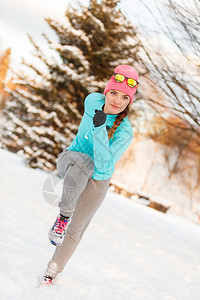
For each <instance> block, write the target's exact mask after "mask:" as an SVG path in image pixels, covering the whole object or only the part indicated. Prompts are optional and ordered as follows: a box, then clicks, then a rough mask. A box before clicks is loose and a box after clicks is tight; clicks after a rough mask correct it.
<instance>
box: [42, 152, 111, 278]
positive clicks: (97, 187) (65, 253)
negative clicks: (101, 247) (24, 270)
mask: <svg viewBox="0 0 200 300" xmlns="http://www.w3.org/2000/svg"><path fill="white" fill-rule="evenodd" d="M57 169H58V173H59V174H60V176H61V177H62V178H64V180H63V193H62V198H61V202H60V203H59V207H60V213H61V214H63V215H65V216H71V222H70V223H69V225H68V228H67V232H66V235H65V238H64V241H63V243H62V245H61V246H59V247H56V250H55V252H54V254H53V257H52V259H51V260H50V261H49V263H48V267H47V269H46V272H45V275H49V276H52V277H53V278H55V277H56V275H57V274H58V273H60V272H62V270H63V269H64V267H65V265H66V264H67V262H68V260H69V259H70V257H71V256H72V254H73V253H74V251H75V249H76V247H77V246H78V244H79V242H80V240H81V238H82V236H83V234H84V232H85V230H86V228H87V227H88V225H89V223H90V221H91V219H92V217H93V216H94V214H95V212H96V211H97V209H98V208H99V206H100V205H101V203H102V201H103V200H104V198H105V196H106V193H107V190H108V187H109V182H110V179H111V178H109V179H107V180H94V179H93V178H92V177H91V176H92V174H93V171H94V162H93V160H92V158H91V157H90V156H88V155H87V154H84V153H80V152H75V151H68V150H64V151H63V152H62V153H61V154H60V155H59V157H58V161H57Z"/></svg>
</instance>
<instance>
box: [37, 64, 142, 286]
mask: <svg viewBox="0 0 200 300" xmlns="http://www.w3.org/2000/svg"><path fill="white" fill-rule="evenodd" d="M137 87H138V74H137V72H136V71H135V70H134V69H133V68H132V67H130V66H128V65H119V66H117V67H116V68H115V71H114V74H113V75H112V76H111V78H110V80H109V81H108V83H107V85H106V87H105V90H104V95H102V94H100V93H92V94H90V95H88V96H87V97H86V99H85V103H84V108H85V111H84V115H83V117H82V120H81V123H80V125H79V129H78V133H77V135H76V137H75V138H74V140H73V141H72V142H71V144H70V145H69V146H68V147H67V148H65V149H64V150H63V151H62V152H61V154H59V156H58V160H57V170H58V173H59V175H60V176H61V178H63V192H62V197H61V201H60V203H59V208H60V214H59V215H58V217H57V219H56V221H55V223H54V225H53V227H52V228H51V229H50V231H49V240H50V242H51V243H52V244H53V245H55V246H56V249H55V252H54V254H53V257H52V259H51V260H50V261H49V263H48V267H47V269H46V272H45V275H44V276H43V279H42V282H41V286H46V285H50V284H52V281H53V279H55V277H56V275H57V274H58V273H60V272H62V270H63V269H64V267H65V265H66V264H67V262H68V260H69V259H70V257H71V256H72V254H73V253H74V251H75V249H76V247H77V245H78V243H79V242H80V240H81V238H82V236H83V234H84V232H85V230H86V228H87V226H88V225H89V223H90V221H91V219H92V217H93V216H94V214H95V212H96V211H97V209H98V208H99V206H100V204H101V203H102V201H103V199H104V198H105V196H106V193H107V191H108V187H109V182H110V179H111V176H112V174H113V172H114V168H115V164H116V162H117V161H118V160H119V158H120V157H121V156H122V154H123V153H124V151H125V150H126V149H127V148H128V146H129V145H130V143H131V141H132V139H133V131H132V127H131V124H130V122H129V119H128V117H127V115H128V113H129V107H130V105H131V104H132V102H133V100H134V97H135V94H136V90H137Z"/></svg>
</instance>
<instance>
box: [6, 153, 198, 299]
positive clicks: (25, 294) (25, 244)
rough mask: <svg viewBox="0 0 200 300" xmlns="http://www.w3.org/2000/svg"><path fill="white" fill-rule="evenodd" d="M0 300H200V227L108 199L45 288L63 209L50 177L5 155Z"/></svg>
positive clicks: (111, 196) (118, 198) (111, 195)
mask: <svg viewBox="0 0 200 300" xmlns="http://www.w3.org/2000/svg"><path fill="white" fill-rule="evenodd" d="M0 170H1V172H0V180H1V190H0V197H1V204H0V205H1V206H0V225H1V239H0V243H1V245H0V251H1V255H0V265H1V268H0V299H1V300H4V299H20V300H21V299H23V300H28V299H37V300H38V299H44V298H45V299H48V300H51V299H59V300H62V299H63V300H64V299H69V300H74V299H77V300H82V299H87V300H98V299H99V300H100V299H101V300H107V299H109V300H110V299H112V300H148V299H151V300H157V299H159V300H199V299H200V284H199V282H200V227H199V226H198V225H196V224H192V223H190V222H189V221H187V220H185V219H183V218H180V217H175V216H171V215H165V214H162V213H160V212H158V211H155V210H152V209H151V208H148V207H145V206H142V205H139V204H136V203H133V202H132V201H131V200H129V199H126V198H124V197H123V196H119V195H117V194H114V193H112V192H110V191H109V192H108V194H107V196H106V198H105V200H104V203H103V204H102V206H101V207H100V209H99V210H98V212H97V213H96V215H95V216H94V218H93V221H92V223H91V224H90V226H89V228H88V229H87V231H86V233H85V236H84V237H83V240H82V242H81V243H80V245H79V247H78V248H77V250H76V252H75V253H74V255H73V256H72V258H71V260H70V261H69V263H68V265H67V266H66V268H65V269H64V271H63V273H62V274H60V275H59V276H58V278H57V281H56V282H55V285H54V286H51V287H46V288H44V287H43V288H41V287H40V288H38V287H37V285H38V279H39V278H40V277H41V276H42V275H43V272H44V270H45V268H46V263H47V262H48V261H49V259H50V258H51V255H52V254H53V251H54V247H53V246H51V245H50V243H49V241H48V238H47V232H48V230H49V228H50V226H51V225H52V223H53V222H54V219H55V217H56V215H57V213H58V208H57V207H54V206H52V205H50V204H49V203H47V202H46V201H45V200H44V198H43V195H42V187H43V183H44V181H45V180H46V179H47V178H48V176H49V174H47V173H45V172H42V171H40V170H33V169H30V168H27V167H26V166H25V165H24V163H23V161H22V159H21V158H20V157H19V156H17V155H16V154H13V153H10V152H7V151H5V150H0Z"/></svg>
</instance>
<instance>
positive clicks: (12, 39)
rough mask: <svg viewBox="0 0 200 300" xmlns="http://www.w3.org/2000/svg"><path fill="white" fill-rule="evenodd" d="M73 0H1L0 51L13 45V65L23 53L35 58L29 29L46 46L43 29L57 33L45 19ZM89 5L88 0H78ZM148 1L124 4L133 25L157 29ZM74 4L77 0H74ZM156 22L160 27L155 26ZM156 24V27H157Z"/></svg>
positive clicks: (51, 35) (127, 0)
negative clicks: (32, 53)
mask: <svg viewBox="0 0 200 300" xmlns="http://www.w3.org/2000/svg"><path fill="white" fill-rule="evenodd" d="M69 1H70V0H28V1H27V0H0V51H3V50H6V49H7V48H8V47H11V49H12V57H11V58H12V67H14V68H17V69H18V68H19V66H20V61H21V57H22V56H23V57H25V58H27V59H28V60H31V59H32V56H31V50H33V48H32V46H31V44H30V42H29V40H28V37H27V33H29V34H30V35H31V36H32V37H33V39H34V40H35V41H36V42H37V43H40V44H42V45H43V47H45V42H44V39H43V37H42V36H41V34H42V33H47V35H48V37H49V38H50V39H51V40H54V41H56V40H57V37H56V35H55V33H54V32H53V30H51V29H50V27H49V26H48V25H47V23H46V22H45V21H44V18H45V17H52V18H54V19H57V18H59V17H62V16H64V13H65V10H66V9H67V6H68V3H69ZM79 1H80V2H81V3H82V4H84V5H87V4H88V2H89V0H79ZM188 1H189V0H188ZM143 2H144V3H146V1H141V0H122V3H123V5H122V8H123V10H124V12H125V13H126V14H127V15H128V17H129V18H130V19H131V21H132V22H133V24H134V25H139V24H140V26H141V25H142V24H143V25H146V26H149V27H150V29H151V32H152V31H155V32H156V30H158V31H159V26H158V25H157V24H156V20H155V18H154V17H153V16H152V15H151V13H150V12H149V10H148V8H147V7H145V6H144V4H143ZM72 3H73V5H74V3H76V1H72ZM148 6H149V7H151V10H153V9H154V6H155V0H148ZM156 26H157V27H156ZM156 28H157V29H156Z"/></svg>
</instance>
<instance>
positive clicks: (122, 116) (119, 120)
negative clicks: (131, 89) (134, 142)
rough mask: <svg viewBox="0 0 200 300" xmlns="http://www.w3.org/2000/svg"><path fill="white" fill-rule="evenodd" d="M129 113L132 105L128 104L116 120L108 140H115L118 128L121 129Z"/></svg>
mask: <svg viewBox="0 0 200 300" xmlns="http://www.w3.org/2000/svg"><path fill="white" fill-rule="evenodd" d="M129 111H130V104H128V105H127V106H126V108H125V109H124V110H123V111H121V112H120V113H119V114H118V116H117V117H116V119H115V122H114V123H113V126H112V127H111V128H110V129H109V130H108V138H109V139H110V138H113V135H114V133H115V131H116V130H117V127H119V125H120V124H121V122H122V121H123V119H124V118H126V116H127V115H128V113H129Z"/></svg>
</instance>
